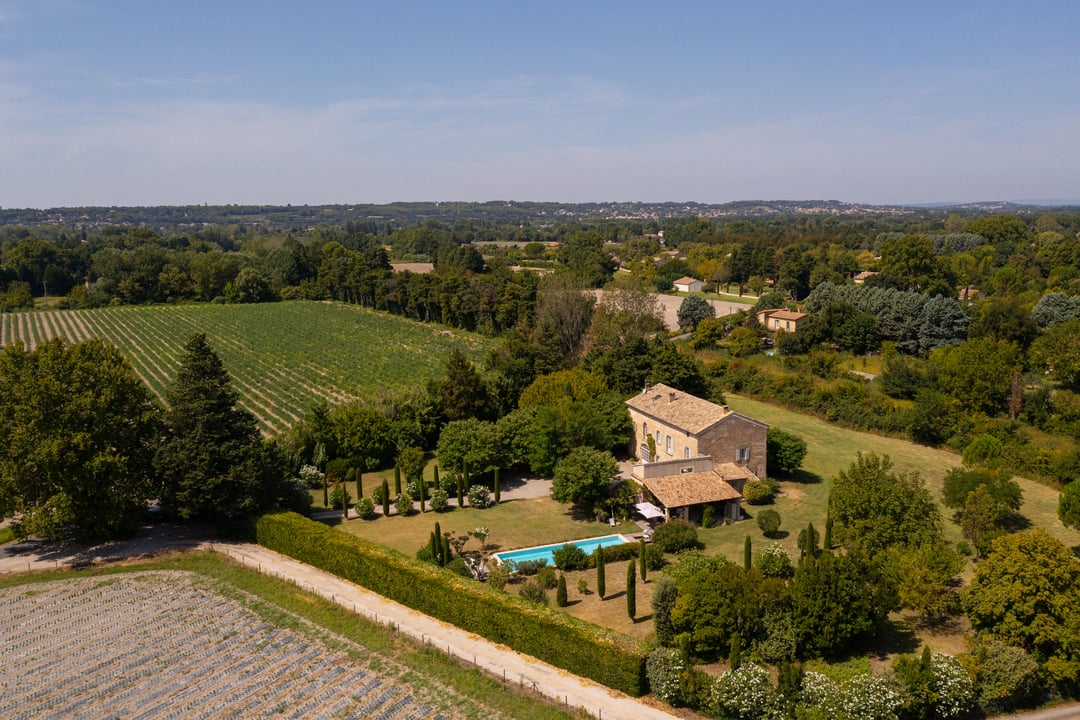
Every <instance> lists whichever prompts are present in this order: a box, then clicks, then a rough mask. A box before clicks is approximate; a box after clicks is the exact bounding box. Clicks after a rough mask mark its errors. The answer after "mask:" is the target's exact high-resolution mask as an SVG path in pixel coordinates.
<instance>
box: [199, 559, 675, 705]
mask: <svg viewBox="0 0 1080 720" xmlns="http://www.w3.org/2000/svg"><path fill="white" fill-rule="evenodd" d="M211 547H212V549H213V550H215V551H217V552H220V553H224V554H225V555H228V556H229V557H231V558H233V559H235V560H236V561H238V562H240V563H243V564H244V565H245V566H247V567H249V568H253V569H256V570H258V571H259V572H262V573H265V574H268V575H273V576H275V577H278V578H281V579H283V580H287V581H290V582H293V583H294V584H296V585H297V586H299V587H301V588H304V589H306V590H309V591H311V592H312V593H315V594H316V595H320V596H321V597H323V598H325V599H327V600H330V601H331V602H334V603H337V604H338V605H341V606H342V607H344V608H347V609H349V610H352V611H353V612H355V613H357V614H359V615H364V616H365V617H367V618H369V619H371V620H374V621H375V622H378V623H381V624H383V625H389V626H391V627H393V628H395V629H396V630H397V631H399V632H403V633H406V634H407V635H409V636H411V637H412V638H414V639H415V640H417V641H419V642H421V643H425V644H427V645H430V646H432V647H433V648H438V649H439V650H443V651H445V652H446V653H447V654H448V655H452V656H454V657H457V658H460V659H461V660H463V661H465V662H466V663H469V664H472V665H475V666H476V667H478V668H480V669H481V670H483V671H485V672H486V673H488V674H489V675H492V676H495V677H501V678H502V679H503V680H504V681H505V682H506V683H507V684H509V685H514V684H517V685H519V686H520V687H525V688H529V689H532V690H535V691H536V692H539V693H541V694H543V695H545V696H547V697H549V698H551V699H552V700H554V701H555V702H556V703H559V704H561V705H564V706H566V707H567V708H568V709H570V710H575V709H583V710H585V712H587V713H588V714H589V715H590V716H591V717H594V718H598V720H676V716H675V715H672V714H670V713H667V712H665V711H663V710H660V709H658V708H654V707H652V706H650V705H646V704H645V703H642V702H639V701H638V700H635V699H634V698H632V697H630V696H628V695H625V694H623V693H621V692H619V691H617V690H612V689H611V688H608V687H605V686H603V685H599V684H597V683H594V682H592V681H590V680H586V679H584V678H580V677H578V676H576V675H572V674H570V673H568V672H566V671H565V670H560V669H559V668H557V667H554V666H553V665H548V664H547V663H544V662H541V661H539V660H537V659H536V658H533V657H530V656H528V655H522V654H520V653H517V652H514V651H513V650H511V649H510V648H508V647H505V646H503V645H497V644H495V643H493V642H490V641H488V640H485V639H484V638H482V637H480V636H479V635H475V634H473V633H469V632H465V631H464V630H461V629H460V628H457V627H455V626H453V625H450V624H448V623H444V622H442V621H440V620H436V619H435V618H432V617H430V616H428V615H424V614H423V613H419V612H417V611H415V610H411V609H409V608H407V607H405V606H404V605H399V604H398V603H396V602H393V601H392V600H388V599H386V598H384V597H382V596H381V595H376V594H375V593H372V592H369V591H367V590H365V589H364V588H362V587H360V586H358V585H355V584H353V583H351V582H348V581H347V580H342V579H341V578H339V577H337V576H335V575H331V574H330V573H327V572H323V571H322V570H319V569H318V568H314V567H312V566H310V565H305V564H304V563H301V562H298V561H296V560H293V559H292V558H289V557H286V556H284V555H280V554H278V553H276V552H273V551H271V550H267V549H266V548H264V547H262V546H260V545H252V544H246V543H239V544H217V543H215V544H213V545H212V546H211Z"/></svg>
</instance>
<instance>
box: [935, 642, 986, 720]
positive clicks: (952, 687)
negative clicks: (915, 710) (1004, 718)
mask: <svg viewBox="0 0 1080 720" xmlns="http://www.w3.org/2000/svg"><path fill="white" fill-rule="evenodd" d="M930 667H931V668H932V669H933V671H934V680H933V682H932V683H931V684H930V692H931V696H932V697H933V698H934V700H933V704H932V705H931V709H932V713H933V717H936V718H942V720H947V719H948V718H962V717H967V716H968V715H969V714H970V713H971V710H972V709H973V708H974V705H975V683H974V682H972V680H971V676H970V675H968V673H967V671H966V670H964V667H963V666H962V665H961V664H960V661H959V660H957V659H956V658H955V657H953V656H952V655H943V654H941V653H934V655H933V657H932V658H931V660H930Z"/></svg>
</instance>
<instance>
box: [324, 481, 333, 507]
mask: <svg viewBox="0 0 1080 720" xmlns="http://www.w3.org/2000/svg"><path fill="white" fill-rule="evenodd" d="M331 477H332V476H331V475H327V476H326V477H324V478H323V484H322V506H323V507H324V508H326V509H327V510H329V509H330V478H331Z"/></svg>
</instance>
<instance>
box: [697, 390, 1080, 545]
mask: <svg viewBox="0 0 1080 720" xmlns="http://www.w3.org/2000/svg"><path fill="white" fill-rule="evenodd" d="M727 403H728V405H729V406H730V407H731V409H732V410H735V411H737V412H741V413H743V414H745V415H748V416H750V417H752V418H755V419H757V420H761V421H762V422H766V423H768V424H769V425H770V426H772V427H778V428H780V429H782V430H786V431H788V432H792V433H795V434H796V435H798V436H800V437H802V438H803V439H804V440H805V441H806V445H807V454H806V460H805V461H804V462H803V469H804V471H805V472H804V473H803V474H802V475H801V477H800V480H802V481H801V482H790V481H785V482H781V484H780V485H781V491H782V493H783V495H782V496H781V497H779V498H778V499H777V502H776V504H775V505H774V506H773V507H775V508H776V510H777V511H779V513H780V517H781V520H782V524H781V526H780V527H781V532H783V531H787V532H788V534H787V536H786V537H784V538H782V539H781V540H780V542H781V544H783V545H784V546H785V547H786V548H787V549H788V551H789V552H792V553H794V552H795V550H796V539H797V537H798V533H799V530H801V529H802V528H804V527H806V525H807V523H810V522H813V523H814V526H815V527H816V528H817V529H818V530H819V531H821V530H823V528H824V525H825V515H826V509H827V506H828V496H829V488H830V487H831V485H832V478H833V477H835V475H836V474H837V472H839V471H840V470H842V469H845V468H847V467H848V465H850V464H851V461H852V460H853V459H854V458H855V454H856V453H858V452H864V453H865V452H876V453H878V454H879V455H888V456H889V457H890V458H891V459H892V461H893V465H894V468H895V469H896V470H897V471H898V472H908V471H912V470H914V471H917V472H918V473H919V475H921V476H922V478H923V479H924V480H925V481H926V485H927V487H928V488H929V490H930V492H931V493H932V494H933V495H934V497H935V498H936V499H938V501H939V503H940V499H941V488H942V483H943V479H944V477H945V473H946V472H947V471H948V470H949V469H950V468H952V467H956V466H958V465H959V464H960V456H959V455H957V454H956V453H952V452H949V451H947V450H940V449H936V448H930V447H926V446H923V445H916V444H914V443H911V442H908V441H906V440H902V439H899V438H889V437H884V436H881V435H874V434H872V433H864V432H857V431H854V430H847V429H845V428H842V427H839V426H837V425H833V424H830V423H828V422H825V421H824V420H819V419H818V418H815V417H811V416H809V415H803V414H801V413H796V412H793V411H791V410H785V409H783V408H779V407H776V406H774V405H769V404H767V403H763V402H759V401H756V400H751V399H749V398H745V397H740V396H737V395H729V396H728V397H727ZM1014 479H1015V480H1016V482H1017V483H1018V484H1019V485H1020V488H1021V490H1022V491H1023V494H1024V504H1023V507H1022V508H1021V515H1022V516H1023V517H1024V518H1026V519H1027V521H1028V522H1030V523H1031V525H1032V526H1037V527H1041V528H1043V529H1045V530H1046V531H1047V532H1048V533H1050V534H1051V535H1053V536H1054V537H1056V538H1057V539H1059V540H1061V541H1062V542H1063V543H1065V544H1066V545H1068V546H1070V547H1076V546H1080V533H1078V532H1077V531H1075V530H1071V529H1069V528H1066V527H1064V526H1063V525H1062V524H1061V521H1060V520H1058V517H1057V502H1058V494H1059V493H1058V491H1057V490H1055V489H1053V488H1050V487H1047V486H1045V485H1041V484H1039V483H1036V482H1033V481H1031V480H1027V479H1024V478H1020V477H1017V478H1014ZM761 507H768V506H758V507H754V506H750V505H745V506H744V509H745V510H746V511H747V512H748V513H749V514H750V515H753V514H754V513H755V512H757V510H758V509H760V508H761ZM942 511H943V514H944V515H945V517H946V523H945V534H946V537H948V538H949V539H950V540H953V541H957V540H960V539H961V538H962V536H961V534H960V528H959V527H958V526H957V525H956V524H955V523H953V522H952V521H951V520H949V519H948V518H949V516H950V512H949V511H948V510H946V509H945V508H942ZM747 534H749V535H750V536H751V541H752V542H753V544H754V545H755V547H761V546H762V545H763V544H764V543H768V542H771V541H770V540H769V539H767V538H765V536H764V535H763V534H762V533H761V531H760V530H758V528H757V525H756V524H755V523H754V522H753V520H751V521H749V522H741V523H736V524H735V525H731V526H728V527H717V528H712V529H709V530H702V531H700V533H699V535H700V537H701V539H702V541H703V542H704V543H705V545H706V549H707V550H708V551H709V552H713V553H720V554H723V555H725V556H727V557H728V558H730V559H732V560H735V561H737V562H741V561H742V552H743V542H744V539H745V537H746V535H747Z"/></svg>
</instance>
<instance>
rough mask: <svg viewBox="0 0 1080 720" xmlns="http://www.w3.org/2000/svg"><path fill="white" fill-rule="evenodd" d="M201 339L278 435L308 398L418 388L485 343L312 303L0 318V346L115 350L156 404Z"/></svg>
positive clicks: (244, 400)
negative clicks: (96, 344) (194, 340)
mask: <svg viewBox="0 0 1080 720" xmlns="http://www.w3.org/2000/svg"><path fill="white" fill-rule="evenodd" d="M196 332H203V333H206V335H207V337H208V339H209V341H210V344H211V346H212V347H214V349H215V350H216V351H217V352H218V354H219V355H220V356H221V359H222V362H223V363H224V364H225V367H226V368H227V369H228V370H229V372H230V374H231V375H232V378H233V382H234V386H235V388H236V391H237V393H238V394H239V396H240V399H241V404H242V405H243V406H244V407H246V408H247V409H248V410H249V411H251V413H252V414H254V415H255V416H256V418H258V420H259V423H260V426H261V429H262V431H263V432H264V433H266V434H275V433H278V432H281V431H283V430H285V429H286V428H287V427H288V426H289V425H291V424H292V423H293V422H295V420H296V419H297V418H299V417H300V416H301V415H303V414H304V412H306V411H307V409H308V408H309V407H310V406H311V405H312V404H313V403H314V402H316V401H318V400H323V399H325V400H327V401H329V402H331V403H337V402H343V401H345V400H348V399H351V398H362V397H364V396H365V395H367V394H370V393H371V392H372V391H373V390H377V389H404V388H411V387H418V386H422V385H423V384H424V382H426V381H427V379H428V378H431V377H433V376H435V375H436V374H438V372H439V371H440V369H441V367H442V364H443V360H444V359H445V357H446V355H447V354H449V352H450V351H451V350H452V349H454V348H459V349H461V350H462V351H464V352H465V353H466V354H467V355H469V356H470V357H472V358H473V359H474V360H476V361H479V360H480V359H481V358H482V357H483V354H484V353H485V352H486V351H487V349H488V348H489V347H490V341H488V340H487V339H485V338H482V337H479V336H476V335H470V334H467V333H462V332H458V331H452V330H448V329H446V328H444V327H441V326H434V325H426V324H423V323H418V322H415V321H410V320H405V319H402V318H398V317H394V316H391V315H385V314H381V313H375V312H372V311H370V310H366V309H363V308H358V307H354V306H348V305H339V304H334V303H316V302H287V303H268V304H261V305H186V306H172V305H169V306H153V307H135V306H126V307H118V308H102V309H98V310H73V311H33V312H24V313H12V314H4V315H2V316H0V345H7V344H10V343H12V342H14V341H15V339H16V338H19V339H22V341H23V342H24V343H25V344H26V345H27V346H28V347H34V346H36V345H37V344H39V343H41V342H43V341H44V340H46V339H48V338H50V337H55V336H57V335H59V336H62V337H65V338H67V339H68V340H69V341H71V342H78V341H81V340H85V339H87V338H90V337H100V338H102V339H104V340H107V341H108V342H111V343H113V344H115V345H116V346H117V347H118V348H119V349H120V350H121V352H123V353H124V355H125V356H126V357H127V358H128V360H129V361H130V362H131V364H132V367H133V368H134V369H135V372H136V373H138V375H139V377H140V378H142V380H143V382H145V383H146V385H147V386H148V387H149V388H150V389H151V391H152V392H153V393H154V395H156V396H157V397H158V398H159V400H161V401H164V399H165V397H166V395H167V393H168V389H169V387H170V386H171V384H172V382H173V380H174V379H175V377H176V372H177V369H178V367H179V358H180V356H181V354H182V352H183V345H184V343H185V342H186V341H187V339H188V338H189V337H190V336H191V334H192V333H196Z"/></svg>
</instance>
